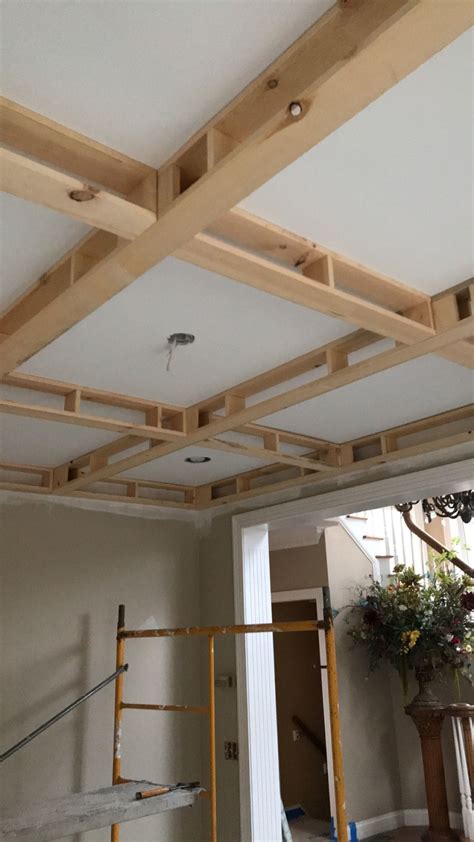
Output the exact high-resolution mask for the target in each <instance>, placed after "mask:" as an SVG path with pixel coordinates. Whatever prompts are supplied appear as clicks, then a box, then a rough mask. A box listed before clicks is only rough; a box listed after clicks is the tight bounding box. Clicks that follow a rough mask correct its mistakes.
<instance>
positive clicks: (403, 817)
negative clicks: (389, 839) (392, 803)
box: [356, 809, 463, 839]
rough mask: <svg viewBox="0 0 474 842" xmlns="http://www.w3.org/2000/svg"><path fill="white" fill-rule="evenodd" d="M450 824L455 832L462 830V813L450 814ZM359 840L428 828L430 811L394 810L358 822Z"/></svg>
mask: <svg viewBox="0 0 474 842" xmlns="http://www.w3.org/2000/svg"><path fill="white" fill-rule="evenodd" d="M449 823H450V825H451V828H453V829H454V830H462V827H463V825H462V816H461V814H460V813H453V812H450V813H449ZM356 827H357V838H358V839H367V838H368V837H370V836H377V835H378V834H379V833H387V832H388V831H390V830H397V828H399V827H428V810H426V809H419V810H394V812H393V813H384V814H383V815H380V816H372V817H371V818H369V819H362V821H360V822H356Z"/></svg>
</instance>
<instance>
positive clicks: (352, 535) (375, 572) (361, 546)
mask: <svg viewBox="0 0 474 842" xmlns="http://www.w3.org/2000/svg"><path fill="white" fill-rule="evenodd" d="M338 522H339V526H342V528H343V530H344V532H346V533H347V534H348V535H349V538H351V539H352V540H353V541H354V544H357V546H358V547H359V550H360V551H361V553H363V554H364V555H365V557H366V558H367V559H368V560H369V561H370V566H371V567H372V576H373V577H374V579H376V580H377V581H380V571H379V570H376V568H375V558H374V557H373V556H372V555H371V554H370V553H369V551H368V549H367V547H365V546H364V544H363V543H362V541H361V540H360V538H358V537H357V535H356V534H355V532H353V531H352V529H351V528H350V526H349V525H348V523H347V520H345V519H344V518H343V517H340V518H338Z"/></svg>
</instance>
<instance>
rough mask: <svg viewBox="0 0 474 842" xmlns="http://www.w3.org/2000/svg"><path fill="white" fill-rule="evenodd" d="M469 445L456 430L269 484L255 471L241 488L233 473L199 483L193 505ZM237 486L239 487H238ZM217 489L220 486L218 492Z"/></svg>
mask: <svg viewBox="0 0 474 842" xmlns="http://www.w3.org/2000/svg"><path fill="white" fill-rule="evenodd" d="M469 444H470V445H471V446H472V431H471V430H469V431H466V432H464V433H457V434H455V435H446V436H442V437H440V438H438V439H432V440H430V441H425V442H422V443H420V444H416V445H411V446H410V447H401V448H399V449H397V450H395V451H393V452H390V453H380V454H377V455H376V456H369V457H366V458H362V459H360V460H358V461H354V462H351V463H348V464H345V465H342V466H340V467H336V468H334V469H333V470H332V471H331V472H330V473H327V474H314V473H313V474H311V475H309V474H307V475H305V476H293V477H289V478H286V479H284V480H279V479H278V477H277V476H276V474H275V473H274V474H270V477H271V480H270V482H268V483H264V482H261V478H262V475H261V474H260V475H259V474H255V475H254V477H253V478H249V479H248V480H247V482H246V485H247V487H246V488H242V480H243V479H244V475H240V474H238V475H236V476H234V477H229V478H228V480H227V481H225V480H223V481H222V482H221V483H220V484H219V485H218V484H217V483H208V484H206V485H205V486H201V488H202V489H205V491H206V498H207V499H205V500H204V501H203V502H198V503H197V504H196V508H197V509H207V508H210V507H215V506H222V505H225V504H230V503H235V502H240V501H245V500H247V499H249V498H252V497H260V496H261V495H263V494H274V493H276V492H278V491H285V490H288V489H290V488H295V487H299V486H304V485H313V484H317V483H320V482H322V481H324V480H326V479H328V478H329V477H330V478H333V477H334V478H336V477H341V476H345V475H349V474H353V473H357V472H360V471H363V472H366V471H367V470H369V469H370V468H374V467H376V466H377V465H385V464H389V463H393V462H398V461H400V460H402V459H414V458H416V457H417V456H421V455H424V454H428V453H438V452H440V451H442V450H445V449H448V448H454V447H459V446H460V445H469ZM252 479H255V480H258V484H257V485H253V484H252ZM239 485H240V488H239ZM218 488H220V489H221V491H220V492H218ZM196 497H197V499H198V500H199V499H201V500H202V499H203V494H202V492H201V494H199V492H198V493H197V494H196Z"/></svg>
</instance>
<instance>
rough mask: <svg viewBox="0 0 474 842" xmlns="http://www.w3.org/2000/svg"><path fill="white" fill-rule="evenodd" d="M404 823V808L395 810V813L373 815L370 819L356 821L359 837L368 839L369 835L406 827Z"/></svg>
mask: <svg viewBox="0 0 474 842" xmlns="http://www.w3.org/2000/svg"><path fill="white" fill-rule="evenodd" d="M404 824H405V822H404V817H403V810H394V812H393V813H384V814H383V815H381V816H372V818H370V819H362V821H360V822H356V827H357V838H358V839H367V838H368V837H369V836H376V835H378V834H379V833H387V832H388V831H390V830H397V828H399V827H404Z"/></svg>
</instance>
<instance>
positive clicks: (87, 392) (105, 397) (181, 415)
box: [0, 372, 335, 453]
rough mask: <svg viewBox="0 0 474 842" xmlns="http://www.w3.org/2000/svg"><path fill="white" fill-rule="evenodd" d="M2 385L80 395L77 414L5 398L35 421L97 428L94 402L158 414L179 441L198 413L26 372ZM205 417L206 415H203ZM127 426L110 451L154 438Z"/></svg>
mask: <svg viewBox="0 0 474 842" xmlns="http://www.w3.org/2000/svg"><path fill="white" fill-rule="evenodd" d="M280 382H284V381H280ZM1 383H2V384H3V385H4V386H9V387H12V388H15V389H21V390H24V391H33V392H39V393H40V394H46V395H53V396H58V397H61V398H63V399H64V400H66V398H68V396H69V395H71V393H73V392H76V393H77V392H78V393H80V404H79V405H76V406H75V412H74V413H71V409H69V410H66V409H65V408H64V409H61V408H56V409H55V408H52V407H51V406H41V405H39V404H26V403H25V402H22V401H19V402H18V401H16V400H11V399H9V398H7V397H5V398H4V401H3V402H2V401H0V412H2V410H3V411H5V412H7V413H8V412H9V413H10V414H16V413H15V406H18V413H17V414H19V415H25V416H28V415H29V416H30V417H32V418H34V417H37V418H42V419H43V420H51V421H58V422H64V421H65V418H66V416H65V414H64V413H65V411H67V412H68V415H67V421H66V423H70V424H75V423H76V424H79V425H81V426H95V422H94V421H93V420H92V422H91V424H89V419H94V418H96V416H93V415H91V414H90V413H89V414H87V413H83V410H84V406H85V405H86V404H87V403H94V404H101V405H103V406H109V407H119V408H121V409H127V410H132V411H135V412H141V413H143V415H144V417H145V420H146V417H147V416H148V418H151V416H152V414H155V413H156V412H158V420H159V421H161V427H162V426H163V424H164V425H165V432H166V433H167V434H169V438H175V434H176V433H178V434H179V432H180V428H181V429H182V428H183V424H184V425H186V424H187V417H186V416H188V417H189V416H191V415H193V414H194V412H195V408H194V407H190V408H188V409H187V408H186V407H182V406H177V405H171V404H158V403H157V402H156V401H151V400H147V399H146V398H139V397H135V396H132V395H123V394H120V393H118V392H108V391H106V390H104V389H95V388H91V387H89V386H83V385H80V384H77V383H68V382H65V381H62V380H52V379H50V378H47V377H40V376H39V375H34V374H24V373H22V372H16V373H15V374H9V375H7V376H6V377H4V378H2V380H1ZM196 406H198V405H196ZM81 413H83V414H82V415H81V417H80V418H79V417H78V416H79V415H80V414H81ZM201 415H203V414H202V413H201ZM208 416H209V417H208V418H207V419H206V418H203V417H201V423H204V422H207V423H209V421H211V420H218V417H219V416H217V415H215V416H214V415H213V414H212V413H211V414H209V413H208ZM181 419H182V420H181ZM104 421H105V424H107V425H108V424H109V421H110V422H111V426H110V428H109V427H108V426H102V425H103V422H104ZM98 423H99V425H100V426H101V427H102V429H108V428H109V429H110V430H111V432H121V431H120V430H119V429H118V428H117V427H116V426H115V425H116V424H117V423H118V424H120V423H121V422H120V421H118V422H117V419H114V418H111V419H108V418H107V419H104V418H102V419H101V418H99V422H98ZM126 424H127V430H129V429H133V430H134V431H133V432H132V433H127V435H126V436H125V437H124V439H123V444H122V445H119V443H118V442H114V443H113V444H112V445H106V447H107V448H109V447H113V452H114V453H118V452H120V451H121V450H127V449H128V448H129V447H135V446H136V445H137V444H138V443H139V442H140V440H142V441H145V440H147V439H150V435H149V433H150V430H149V428H148V427H147V430H146V431H144V430H143V429H139V430H137V429H134V428H136V427H138V426H139V425H138V424H137V422H136V421H135V422H134V421H129V422H126ZM148 426H150V425H148ZM170 427H171V429H170ZM176 427H177V428H178V429H177V430H176V429H175V428H176ZM159 429H160V428H159ZM154 432H155V434H156V435H155V436H154V437H155V438H162V435H161V433H160V434H159V435H158V431H157V430H156V429H155V430H154ZM234 432H237V433H241V434H242V435H246V436H252V437H254V438H255V437H256V438H259V439H264V438H265V436H268V435H272V434H278V436H279V440H280V443H281V444H289V445H295V446H296V447H301V448H304V449H306V450H318V449H321V450H324V449H327V448H328V447H330V446H333V445H334V444H335V443H334V442H330V441H327V440H326V439H321V438H317V437H314V436H308V435H303V434H300V433H291V432H288V431H286V430H275V429H274V428H272V427H268V426H262V425H258V424H243V425H240V426H239V427H238V428H236V429H235V431H234ZM99 450H100V449H99ZM96 452H99V451H96Z"/></svg>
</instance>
